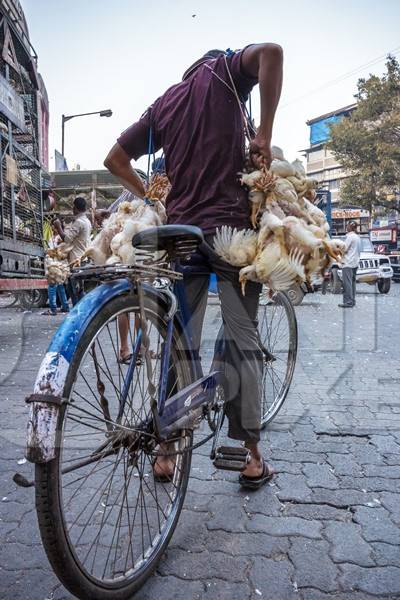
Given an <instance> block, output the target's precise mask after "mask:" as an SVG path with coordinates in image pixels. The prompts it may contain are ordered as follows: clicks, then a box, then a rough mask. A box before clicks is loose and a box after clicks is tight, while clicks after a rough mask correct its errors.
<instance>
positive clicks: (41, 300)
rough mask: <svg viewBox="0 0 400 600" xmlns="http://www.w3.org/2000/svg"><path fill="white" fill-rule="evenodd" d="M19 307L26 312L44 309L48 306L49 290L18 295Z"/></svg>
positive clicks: (29, 291) (31, 291)
mask: <svg viewBox="0 0 400 600" xmlns="http://www.w3.org/2000/svg"><path fill="white" fill-rule="evenodd" d="M18 297H19V305H20V306H21V308H24V309H25V310H31V309H32V308H44V307H45V306H46V304H47V290H25V291H23V292H19V293H18Z"/></svg>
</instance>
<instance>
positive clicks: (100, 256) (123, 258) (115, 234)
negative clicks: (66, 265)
mask: <svg viewBox="0 0 400 600" xmlns="http://www.w3.org/2000/svg"><path fill="white" fill-rule="evenodd" d="M168 192H169V182H168V179H167V178H166V176H165V175H160V174H157V175H155V176H153V177H152V179H151V182H150V184H149V187H148V189H147V193H146V199H147V202H145V201H144V200H141V199H139V198H138V199H135V200H132V201H131V202H127V201H125V202H121V204H120V205H119V206H118V210H117V211H116V212H115V213H112V214H111V215H110V216H109V217H108V218H107V219H105V221H104V223H103V226H102V229H101V231H100V232H99V233H98V234H97V236H96V237H95V238H94V240H93V241H92V243H91V245H90V246H89V248H88V249H87V250H86V252H85V254H84V255H83V256H82V258H81V259H80V260H81V261H82V260H83V259H84V258H86V257H89V258H91V259H92V260H93V262H94V264H95V265H114V264H117V263H121V264H124V265H133V264H135V262H136V251H135V248H134V247H133V246H132V238H133V236H134V235H135V234H136V233H139V232H140V231H143V230H144V229H148V228H149V227H156V226H159V225H162V224H164V223H165V222H166V212H165V207H164V202H165V198H166V196H167V194H168Z"/></svg>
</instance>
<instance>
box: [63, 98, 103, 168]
mask: <svg viewBox="0 0 400 600" xmlns="http://www.w3.org/2000/svg"><path fill="white" fill-rule="evenodd" d="M88 115H100V117H111V116H112V110H111V109H109V108H107V109H105V110H96V111H94V112H87V113H79V114H78V115H62V117H61V154H62V155H63V156H64V142H65V131H64V130H65V123H66V122H67V121H70V120H71V119H75V117H87V116H88Z"/></svg>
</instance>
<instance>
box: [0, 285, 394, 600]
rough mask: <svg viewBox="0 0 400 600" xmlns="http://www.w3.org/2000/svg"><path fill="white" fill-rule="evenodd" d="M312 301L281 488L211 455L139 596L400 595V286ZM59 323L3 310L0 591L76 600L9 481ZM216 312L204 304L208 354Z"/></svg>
mask: <svg viewBox="0 0 400 600" xmlns="http://www.w3.org/2000/svg"><path fill="white" fill-rule="evenodd" d="M338 300H340V297H338V296H325V297H324V296H321V295H319V294H316V295H315V296H308V297H306V299H305V301H304V303H303V305H302V306H300V307H299V308H298V309H297V315H298V321H299V328H300V345H299V356H298V363H297V368H296V372H295V377H294V381H293V386H292V390H291V393H290V394H289V397H288V399H287V402H286V404H285V407H284V409H283V410H282V412H281V413H280V414H279V415H278V417H277V418H276V420H275V422H274V423H273V425H272V426H270V428H269V429H268V430H267V431H266V432H265V434H264V440H265V443H264V449H265V455H266V456H267V457H268V460H270V462H271V463H272V464H273V465H274V466H275V467H276V469H277V471H278V475H277V477H276V478H275V480H274V482H273V483H272V484H271V485H269V486H267V487H265V488H264V489H262V490H260V491H259V492H256V493H244V492H243V491H241V490H240V489H239V486H238V483H237V475H235V474H234V473H230V472H227V471H225V472H224V471H215V469H214V468H213V466H212V464H211V462H210V461H209V459H208V457H207V455H206V450H205V449H204V448H203V449H202V450H201V451H200V452H197V453H196V456H195V458H194V461H193V469H192V477H191V481H190V484H189V491H188V494H187V497H186V501H185V508H184V510H183V512H182V516H181V519H180V521H179V524H178V527H177V530H176V532H175V534H174V536H173V539H172V542H171V544H170V546H169V549H168V551H167V553H166V554H165V556H164V558H163V559H162V561H161V563H160V566H159V569H158V571H157V573H156V575H155V576H154V577H153V578H152V579H151V580H150V581H149V582H148V583H147V584H146V585H145V586H144V588H143V589H142V590H141V591H140V592H139V593H138V594H137V595H136V598H139V599H140V600H145V599H153V598H161V599H163V600H164V599H170V598H171V599H172V598H177V599H180V598H182V599H183V598H185V599H191V598H199V599H200V598H210V599H214V598H215V599H217V598H218V599H224V598H226V599H231V598H261V597H262V598H265V599H269V598H271V599H272V598H273V599H274V600H286V599H294V600H295V599H301V600H303V599H304V600H323V599H324V598H335V599H338V600H339V599H340V600H356V599H357V600H367V599H368V598H399V597H400V551H399V543H400V528H399V525H400V489H399V483H398V479H399V477H400V428H399V424H400V398H399V389H400V388H399V383H400V372H399V359H400V344H399V337H400V319H399V310H400V285H399V284H397V285H396V284H394V285H393V288H392V290H391V292H390V294H389V295H387V296H381V295H376V294H375V293H374V292H373V288H371V287H368V286H365V288H364V287H360V290H359V294H358V297H357V308H356V309H354V310H347V311H342V310H341V309H339V308H338V307H337V303H338ZM60 319H61V317H60V318H59V317H56V318H54V319H50V318H49V317H42V316H39V315H38V313H34V314H33V313H28V314H23V313H22V312H18V311H17V310H15V309H3V310H1V311H0V361H1V362H0V365H1V367H0V373H1V374H0V382H1V390H0V391H1V402H0V412H1V414H0V418H1V439H0V443H1V453H0V482H1V492H0V519H1V520H0V538H1V545H0V594H1V597H2V598H4V599H6V600H11V599H12V600H19V599H22V598H23V599H24V600H45V599H46V598H48V599H51V598H54V599H55V600H61V599H67V598H68V599H71V595H70V594H68V593H67V592H66V591H65V589H64V588H63V587H62V586H57V580H56V578H55V576H54V575H53V574H52V572H51V570H50V568H49V565H48V562H47V558H46V556H45V554H44V551H43V549H42V547H41V544H40V539H39V532H38V527H37V522H36V514H35V511H34V505H33V491H32V489H22V488H17V487H16V486H15V484H14V483H13V482H12V479H11V478H12V475H13V473H14V472H15V471H16V470H18V471H20V472H22V473H24V474H25V475H27V476H32V471H33V469H32V466H31V465H29V464H28V463H26V464H19V461H20V460H21V459H22V458H23V444H24V433H25V426H26V416H27V410H26V407H25V406H24V402H23V398H24V396H25V395H26V394H27V393H29V392H30V391H31V389H32V385H33V381H34V378H35V374H36V371H37V368H38V365H39V363H40V359H41V357H42V355H43V353H44V350H45V348H46V344H47V342H48V340H49V338H50V337H51V335H52V331H53V330H54V328H55V327H56V325H57V324H58V323H59V321H60ZM217 320H218V307H217V306H215V305H212V306H210V307H209V309H208V319H207V326H206V331H205V343H204V347H203V355H205V356H206V357H208V358H209V357H210V355H211V348H212V338H213V333H214V332H215V330H216V321H217Z"/></svg>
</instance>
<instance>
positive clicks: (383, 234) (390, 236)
mask: <svg viewBox="0 0 400 600" xmlns="http://www.w3.org/2000/svg"><path fill="white" fill-rule="evenodd" d="M369 237H370V240H371V242H392V243H395V242H396V241H397V230H396V229H395V228H392V227H387V228H383V229H371V231H370V232H369Z"/></svg>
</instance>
